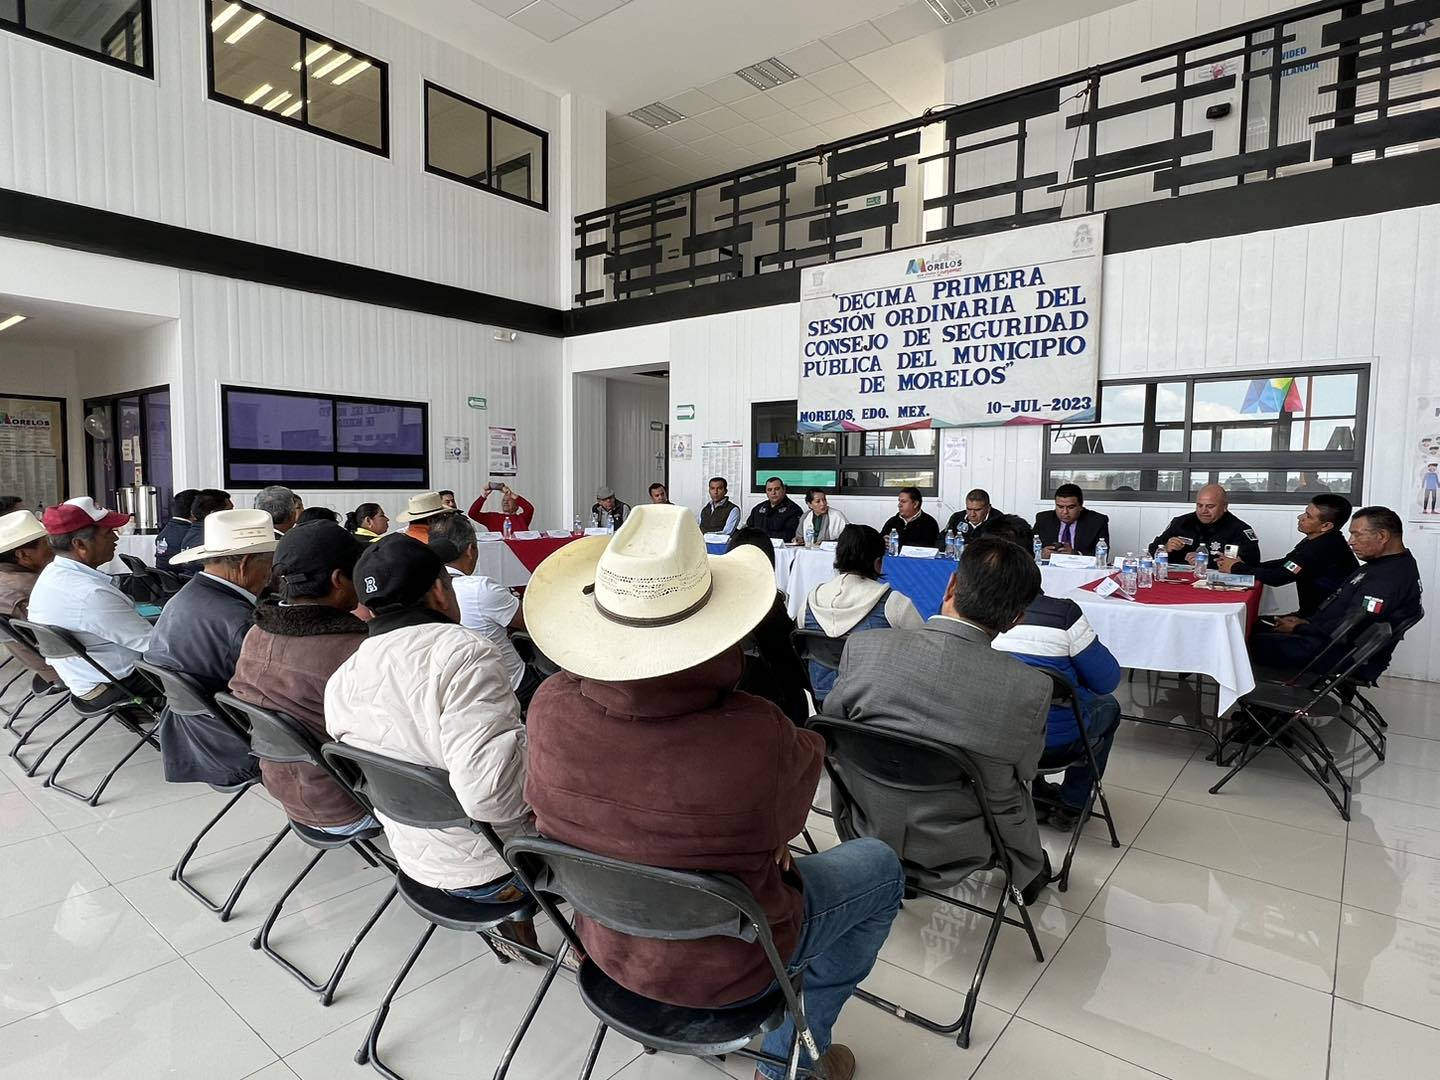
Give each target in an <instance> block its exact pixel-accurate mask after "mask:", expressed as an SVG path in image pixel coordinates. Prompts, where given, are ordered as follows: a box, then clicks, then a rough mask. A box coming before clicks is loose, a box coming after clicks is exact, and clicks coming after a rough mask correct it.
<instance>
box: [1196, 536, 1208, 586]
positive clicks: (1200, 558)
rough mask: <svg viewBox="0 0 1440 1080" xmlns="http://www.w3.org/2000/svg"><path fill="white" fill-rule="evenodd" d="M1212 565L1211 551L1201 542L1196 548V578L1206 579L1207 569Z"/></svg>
mask: <svg viewBox="0 0 1440 1080" xmlns="http://www.w3.org/2000/svg"><path fill="white" fill-rule="evenodd" d="M1209 566H1210V553H1209V552H1208V551H1206V550H1205V545H1204V544H1201V545H1199V546H1198V547H1196V549H1195V580H1196V581H1204V580H1205V571H1206V569H1207V568H1208V567H1209Z"/></svg>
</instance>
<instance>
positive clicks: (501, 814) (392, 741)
mask: <svg viewBox="0 0 1440 1080" xmlns="http://www.w3.org/2000/svg"><path fill="white" fill-rule="evenodd" d="M442 556H443V552H438V551H436V550H435V549H434V548H431V547H427V546H426V545H425V544H422V543H420V541H418V540H415V539H412V538H411V537H408V536H404V535H396V536H386V537H382V538H381V539H380V541H379V542H377V543H375V544H372V545H370V547H369V548H367V549H366V551H365V553H364V554H363V555H361V556H360V561H359V562H357V563H356V564H355V573H354V581H355V585H356V588H357V591H358V592H359V595H360V602H361V603H363V604H364V605H365V606H366V607H368V608H369V609H370V610H371V612H373V613H374V616H375V617H374V618H373V619H372V620H371V621H370V623H369V626H368V628H367V637H366V639H365V641H364V643H363V644H362V645H361V646H360V648H359V649H357V650H356V651H355V653H354V654H353V655H352V656H351V657H350V658H349V659H348V660H346V661H345V662H344V663H343V664H341V665H340V667H339V668H338V669H337V670H336V672H335V674H334V675H332V676H330V681H329V682H328V683H327V684H326V686H325V727H326V729H327V730H328V731H329V732H330V734H331V735H332V736H334V737H335V738H336V739H338V740H339V741H340V742H343V743H347V744H349V745H351V746H357V747H360V748H361V749H364V750H370V751H373V752H375V753H377V754H384V755H386V756H387V757H392V758H397V759H399V760H401V761H409V762H413V763H415V764H417V765H432V766H435V767H437V768H441V769H445V770H447V771H448V772H449V774H450V786H451V787H452V788H454V790H455V795H456V797H457V798H458V799H459V800H460V805H461V806H463V807H464V808H465V812H466V813H467V814H469V815H470V816H471V817H472V818H474V819H475V820H476V821H484V822H487V823H488V824H490V825H491V826H493V827H494V828H495V830H496V832H498V833H499V834H500V836H501V838H502V839H508V838H509V837H510V836H513V835H515V834H516V833H519V832H523V831H527V830H528V829H530V828H532V827H533V825H532V823H533V816H532V814H531V812H530V807H529V806H528V805H527V804H526V802H525V795H524V788H525V729H524V727H522V726H521V724H520V706H519V704H518V702H516V700H515V694H514V692H513V691H512V690H511V688H510V677H509V675H508V674H507V673H506V671H505V665H504V663H503V662H502V661H501V659H500V653H499V652H498V651H497V650H496V648H495V645H494V643H492V642H491V641H490V640H489V639H488V638H486V637H485V636H484V635H483V634H479V633H476V632H475V631H474V630H469V629H466V628H465V627H463V626H461V625H460V609H459V605H458V604H457V602H456V600H455V589H454V587H453V586H452V585H451V584H450V575H449V573H447V572H446V569H445V560H444V558H443V557H442ZM377 816H378V817H379V818H380V822H381V824H382V825H384V826H385V835H386V837H387V838H388V839H389V841H390V849H391V851H393V852H394V854H395V859H396V861H397V862H398V863H399V864H400V869H401V870H403V871H404V872H405V873H406V874H408V875H409V876H410V877H412V878H414V879H415V880H416V881H418V882H420V883H421V884H422V885H428V886H430V887H431V888H435V889H444V890H445V891H446V892H448V893H451V894H453V895H456V896H461V897H465V898H467V899H473V900H484V901H490V902H497V901H499V902H504V901H511V900H516V899H519V898H520V897H521V896H522V895H524V893H523V889H522V887H521V886H520V884H519V882H518V881H516V880H515V879H514V876H513V874H512V873H511V870H510V867H509V865H508V864H507V863H506V862H505V860H504V858H503V857H502V855H501V854H500V852H498V851H495V850H494V849H493V848H492V847H491V846H490V845H489V844H487V843H486V841H485V838H484V837H483V836H479V835H477V834H475V833H472V832H470V831H469V830H467V829H441V830H432V829H420V828H416V827H414V826H411V825H402V824H400V823H398V822H395V821H391V820H389V819H387V818H386V817H385V815H384V814H378V815H377ZM501 932H502V933H503V935H504V936H505V937H508V938H511V939H512V940H515V941H519V942H521V943H523V944H526V945H529V946H531V947H535V945H536V939H535V928H534V926H533V925H532V924H531V923H530V922H529V921H526V922H523V923H521V922H515V923H509V924H505V926H504V927H503V928H502V930H501Z"/></svg>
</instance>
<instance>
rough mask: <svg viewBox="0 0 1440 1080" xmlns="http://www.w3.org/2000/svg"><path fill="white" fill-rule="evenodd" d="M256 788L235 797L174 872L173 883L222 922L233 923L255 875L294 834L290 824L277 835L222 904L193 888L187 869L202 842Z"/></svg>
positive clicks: (185, 854)
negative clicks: (233, 913)
mask: <svg viewBox="0 0 1440 1080" xmlns="http://www.w3.org/2000/svg"><path fill="white" fill-rule="evenodd" d="M254 786H255V785H254V784H249V785H247V786H246V787H243V788H241V789H240V790H239V791H237V792H236V793H235V794H234V795H233V796H231V798H230V801H229V802H227V803H226V804H225V805H224V806H223V807H221V808H220V812H219V813H218V814H216V815H215V816H214V817H212V818H211V819H210V820H209V821H208V822H206V824H205V827H204V828H203V829H201V830H200V831H199V832H198V833H197V834H196V835H195V839H194V840H191V841H190V846H189V847H188V848H186V849H185V853H184V854H183V855H181V856H180V861H179V862H177V863H176V864H175V869H173V870H171V871H170V880H171V881H175V882H179V884H180V887H181V888H182V889H184V890H185V891H186V892H188V893H189V894H190V895H191V896H193V897H194V898H195V899H196V900H199V901H200V903H202V904H204V905H205V907H206V909H207V910H209V911H212V912H214V913H215V914H217V915H219V916H220V921H221V922H229V920H230V913H231V912H232V911H233V910H234V909H235V903H236V901H238V900H239V899H240V894H241V893H242V892H244V890H245V886H246V885H248V884H249V883H250V877H251V875H252V874H254V873H255V871H256V870H257V869H259V867H260V864H261V863H263V862H264V861H265V860H266V859H267V858H269V857H270V853H271V852H272V851H274V850H275V848H276V846H277V845H278V844H279V843H280V841H281V840H283V839H285V835H286V833H288V832H289V831H290V825H289V823H286V825H285V827H284V828H283V829H281V830H280V831H279V832H278V833H276V834H275V838H274V839H273V840H271V841H270V843H269V844H268V845H267V846H266V848H265V850H264V851H262V852H261V853H260V855H259V857H258V858H256V860H255V861H254V862H252V863H251V864H250V866H249V868H248V869H247V870H246V871H245V873H244V874H242V875H241V876H240V880H239V881H237V882H236V883H235V885H234V886H233V887H232V888H231V890H230V895H229V896H227V897H226V898H225V900H224V901H223V902H222V903H219V904H217V903H215V901H213V900H211V899H210V898H209V897H208V896H206V895H205V894H204V893H203V892H201V891H200V890H199V889H198V888H196V887H195V886H194V885H193V884H191V883H190V881H188V880H187V879H186V877H185V867H186V866H187V865H188V864H189V862H190V858H191V856H193V855H194V854H195V849H196V848H197V847H199V846H200V841H201V840H203V839H205V834H206V833H208V832H209V831H210V830H211V829H212V828H214V827H215V825H216V824H217V823H218V822H219V821H220V819H221V818H223V817H224V816H225V815H226V814H228V813H229V812H230V808H231V807H233V806H234V805H235V804H236V803H237V802H239V801H240V799H241V798H242V797H243V796H244V794H245V793H246V792H247V791H249V790H250V788H252V787H254Z"/></svg>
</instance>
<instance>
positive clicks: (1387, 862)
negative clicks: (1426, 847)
mask: <svg viewBox="0 0 1440 1080" xmlns="http://www.w3.org/2000/svg"><path fill="white" fill-rule="evenodd" d="M1345 903H1346V904H1347V905H1352V906H1354V907H1359V908H1364V909H1365V910H1367V911H1374V912H1378V913H1379V914H1381V915H1394V916H1396V917H1397V918H1401V919H1408V920H1409V921H1410V922H1418V923H1425V924H1426V925H1428V926H1434V927H1440V859H1432V858H1430V857H1429V856H1427V855H1417V854H1415V853H1414V852H1408V851H1392V850H1391V849H1390V848H1382V847H1376V846H1374V845H1373V844H1360V843H1351V845H1350V847H1349V849H1348V851H1347V852H1346V855H1345Z"/></svg>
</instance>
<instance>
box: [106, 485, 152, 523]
mask: <svg viewBox="0 0 1440 1080" xmlns="http://www.w3.org/2000/svg"><path fill="white" fill-rule="evenodd" d="M115 509H117V510H119V511H120V512H121V513H122V514H130V515H131V516H132V517H133V518H134V519H135V531H136V532H137V533H153V532H159V531H160V496H159V494H158V493H157V492H156V490H155V488H153V487H152V486H151V485H149V484H132V485H131V486H130V487H123V488H116V489H115Z"/></svg>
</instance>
